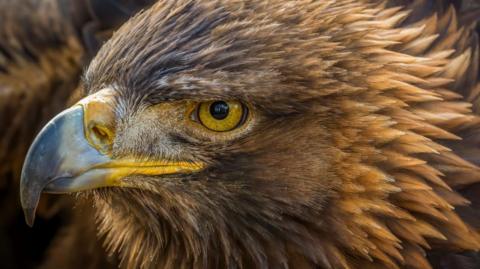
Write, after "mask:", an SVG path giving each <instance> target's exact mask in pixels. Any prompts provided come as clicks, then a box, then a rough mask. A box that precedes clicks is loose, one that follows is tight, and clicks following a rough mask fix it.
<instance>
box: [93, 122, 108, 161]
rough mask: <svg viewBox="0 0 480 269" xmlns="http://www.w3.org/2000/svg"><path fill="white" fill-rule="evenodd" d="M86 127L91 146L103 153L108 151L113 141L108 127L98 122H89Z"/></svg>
mask: <svg viewBox="0 0 480 269" xmlns="http://www.w3.org/2000/svg"><path fill="white" fill-rule="evenodd" d="M88 129H89V134H88V137H89V140H90V142H91V144H92V146H94V147H95V148H97V149H98V150H99V151H100V152H102V153H104V154H106V153H108V152H109V151H110V150H111V146H112V143H113V133H112V131H110V129H109V128H108V127H106V126H103V125H101V124H98V123H94V124H91V125H90V126H89V128H88Z"/></svg>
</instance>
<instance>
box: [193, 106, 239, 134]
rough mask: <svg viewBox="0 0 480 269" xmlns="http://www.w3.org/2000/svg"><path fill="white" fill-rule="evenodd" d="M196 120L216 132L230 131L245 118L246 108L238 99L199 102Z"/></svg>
mask: <svg viewBox="0 0 480 269" xmlns="http://www.w3.org/2000/svg"><path fill="white" fill-rule="evenodd" d="M197 113H198V120H199V121H200V123H201V124H203V126H205V127H207V128H208V129H210V130H212V131H216V132H226V131H231V130H233V129H235V128H236V127H238V126H239V125H240V124H241V123H242V121H243V120H244V119H245V116H246V115H245V114H246V109H245V108H244V106H243V105H242V103H240V102H238V101H210V102H204V103H200V105H199V107H198V112H197Z"/></svg>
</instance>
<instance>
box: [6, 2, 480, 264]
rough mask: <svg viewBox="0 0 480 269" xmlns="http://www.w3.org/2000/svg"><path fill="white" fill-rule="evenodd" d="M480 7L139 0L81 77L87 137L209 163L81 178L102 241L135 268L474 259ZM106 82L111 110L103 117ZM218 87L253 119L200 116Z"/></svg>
mask: <svg viewBox="0 0 480 269" xmlns="http://www.w3.org/2000/svg"><path fill="white" fill-rule="evenodd" d="M477 7H478V3H476V2H475V1H427V0H417V1H353V0H337V1H300V2H296V1H287V0H285V1H248V0H246V1H236V0H220V1H200V0H197V1H189V0H181V1H171V2H169V1H159V2H158V3H156V4H154V5H153V6H152V7H151V8H149V9H147V10H145V11H143V12H140V13H139V14H137V15H136V16H135V17H133V18H131V19H130V20H128V21H127V22H126V23H125V24H124V25H123V26H122V27H121V28H120V29H118V31H116V32H115V33H114V34H113V36H112V38H111V39H109V40H108V41H107V42H106V43H105V44H104V45H103V46H102V47H101V48H100V50H99V51H98V53H97V55H96V56H95V57H94V58H93V60H92V62H91V63H90V64H89V67H88V68H87V69H86V71H85V73H84V75H83V80H82V87H81V88H82V89H83V96H84V97H86V99H82V100H86V101H84V102H86V103H81V104H83V111H84V112H83V113H84V115H85V116H82V117H84V121H83V122H84V123H83V124H85V127H84V128H85V130H86V131H85V134H81V135H82V136H86V137H87V138H86V139H90V140H89V141H88V143H90V145H92V146H95V145H97V146H98V144H99V143H100V144H102V143H107V142H102V141H100V142H98V141H93V142H92V140H91V137H90V136H89V135H90V133H89V130H90V129H88V128H90V127H89V126H90V125H88V124H87V123H90V120H92V121H95V120H97V122H101V123H102V124H105V123H108V124H110V125H105V126H106V127H105V128H106V130H107V131H109V132H110V131H111V134H109V133H108V132H107V135H105V136H106V137H107V138H109V139H110V138H111V141H110V140H109V142H108V143H109V144H108V149H107V151H106V152H107V153H106V154H105V155H108V158H110V159H113V160H131V159H133V163H148V162H153V161H158V159H162V160H168V161H184V162H187V163H202V164H203V166H202V167H201V169H200V170H195V169H194V170H192V171H191V172H188V173H187V172H186V171H183V172H182V171H180V172H178V173H173V174H168V175H152V174H151V171H150V170H148V173H150V174H148V173H147V172H139V171H140V170H139V171H137V172H136V173H131V174H128V175H127V176H125V177H121V178H118V179H117V178H115V179H116V180H118V181H109V182H108V184H107V185H102V187H104V186H109V187H107V188H97V187H98V186H94V187H89V190H85V191H82V192H80V193H79V194H78V195H77V198H79V199H80V200H81V203H82V204H84V205H88V206H93V207H94V208H93V211H94V212H95V216H96V223H97V229H98V230H97V231H98V234H99V237H100V238H101V239H99V240H102V241H103V242H104V246H105V248H106V250H107V251H108V252H109V253H110V256H111V257H115V258H117V259H118V263H119V265H120V266H121V267H125V268H332V269H336V268H413V269H424V268H445V269H450V268H467V269H469V268H476V267H477V266H478V264H480V258H479V254H478V253H479V251H480V234H479V229H480V222H479V220H478V217H479V216H480V214H479V209H480V205H479V204H478V203H479V202H480V200H479V199H478V195H479V194H480V192H479V189H478V183H479V181H480V174H479V173H480V170H479V167H478V165H479V164H480V163H479V159H478V157H477V153H478V152H479V149H478V143H477V137H478V129H479V126H480V118H479V116H478V109H479V108H478V104H479V92H480V91H479V87H480V86H479V85H480V84H479V77H478V76H479V70H478V64H479V42H478V32H477V29H476V16H475V14H479V13H480V12H479V11H478V10H477V9H476V8H477ZM55 70H56V69H55ZM62 70H63V69H62ZM77 75H78V74H75V75H74V74H72V75H69V76H68V78H70V79H74V80H75V79H78V76H77ZM12 76H13V75H12V74H10V73H9V74H7V77H8V78H10V77H12ZM62 81H64V79H62ZM0 85H1V84H0ZM16 90H17V89H16ZM18 91H21V89H19V90H18ZM65 96H67V95H65ZM97 96H99V97H97ZM104 96H109V97H108V98H109V99H107V98H104ZM111 96H113V98H111ZM89 97H90V98H91V99H89ZM95 98H97V99H98V98H104V99H101V100H103V101H102V102H104V103H108V108H102V109H106V110H105V111H108V112H106V113H103V112H102V114H101V115H107V114H108V113H111V115H110V118H108V116H105V117H106V119H105V118H102V117H100V116H99V118H98V119H97V118H89V117H90V116H89V115H90V114H88V113H93V112H90V111H91V110H88V109H87V108H88V107H87V105H85V104H90V103H88V102H91V100H94V101H95V100H96V99H95ZM215 100H238V101H240V102H242V103H244V104H245V106H246V107H247V108H248V115H247V116H246V117H247V120H246V121H245V122H244V123H242V124H239V126H237V129H233V130H232V131H230V132H223V133H220V132H211V131H208V130H206V129H205V128H203V129H202V128H201V127H200V125H199V124H198V123H194V122H191V121H194V120H195V115H194V116H193V119H192V117H190V115H189V114H188V113H187V114H186V112H185V111H190V110H189V107H190V106H189V104H190V103H196V102H199V103H202V102H205V101H215ZM94 101H92V102H94ZM94 104H95V103H94ZM97 105H98V104H97ZM3 106H5V105H3ZM0 108H1V109H3V107H0ZM72 109H73V108H72ZM69 111H74V110H68V111H67V112H65V113H70V112H69ZM102 111H103V110H102ZM82 115H83V114H82ZM91 115H97V114H91ZM92 117H94V116H92ZM60 118H61V116H60ZM53 122H56V121H53ZM0 126H2V125H0ZM59 126H60V123H59ZM58 128H59V129H61V128H63V127H58ZM46 130H50V129H48V126H47V127H46ZM45 132H47V131H45ZM2 136H3V135H2ZM39 137H40V138H43V136H42V135H40V136H39ZM36 145H37V144H34V145H33V146H32V148H34V149H35V148H36ZM102 145H103V144H102ZM23 152H24V151H23ZM23 152H22V153H23ZM72 154H73V153H72ZM21 156H23V155H21ZM57 157H58V156H56V155H54V156H52V159H55V158H57ZM29 158H33V159H34V158H36V157H35V156H32V157H30V156H29V157H27V161H26V163H27V164H26V167H27V170H24V171H27V172H28V171H30V170H28V169H29V167H30V166H29V164H30V162H29V160H30V159H29ZM58 158H60V157H58ZM62 158H63V157H62ZM67 158H68V157H67ZM62 160H63V159H62ZM129 165H132V164H131V163H129ZM110 168H111V167H110ZM24 169H25V168H24ZM142 171H143V170H142ZM31 180H35V179H28V178H24V179H22V186H23V187H24V188H27V190H28V188H29V186H30V185H28V184H30V183H29V182H31ZM38 180H41V179H38ZM72 180H73V181H75V180H76V179H75V178H73V179H72ZM39 182H40V181H39ZM102 182H103V181H102ZM48 186H50V185H48ZM48 186H47V187H46V188H48ZM42 188H43V187H42ZM50 188H52V187H50ZM69 190H70V189H69ZM77 190H78V189H75V191H77ZM82 190H83V189H82ZM71 191H73V188H72V189H71ZM25 193H26V192H22V195H23V196H22V199H23V200H22V202H24V201H30V200H29V199H30V198H29V196H32V195H31V194H28V195H26V194H25ZM25 197H26V198H25ZM26 203H27V202H24V207H25V208H26V209H31V208H30V207H29V206H31V204H28V203H27V204H26ZM28 212H31V211H28V210H27V215H28ZM27 218H28V216H27ZM75 224H77V226H75ZM80 225H82V226H81V227H85V226H84V225H85V222H82V221H78V219H77V222H74V226H73V227H80ZM91 225H92V227H93V223H92V224H91ZM87 228H91V227H89V226H88V225H87ZM92 240H93V239H92ZM69 247H71V248H72V250H71V252H74V251H75V248H76V247H77V246H75V244H70V245H69ZM65 249H66V248H65ZM57 252H59V250H54V251H53V252H50V253H51V255H53V256H55V254H56V253H57ZM111 262H112V263H115V262H116V261H115V259H114V260H113V261H111ZM51 266H52V267H54V265H51Z"/></svg>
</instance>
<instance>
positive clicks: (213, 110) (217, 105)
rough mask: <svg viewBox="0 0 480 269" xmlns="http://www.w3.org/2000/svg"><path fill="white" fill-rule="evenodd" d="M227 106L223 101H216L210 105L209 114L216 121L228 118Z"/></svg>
mask: <svg viewBox="0 0 480 269" xmlns="http://www.w3.org/2000/svg"><path fill="white" fill-rule="evenodd" d="M228 110H229V108H228V104H227V103H225V102H224V101H216V102H213V103H212V104H211V105H210V114H211V115H212V117H214V118H215V119H217V120H223V119H225V118H226V117H227V116H228Z"/></svg>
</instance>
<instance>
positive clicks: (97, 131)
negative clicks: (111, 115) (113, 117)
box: [92, 126, 109, 140]
mask: <svg viewBox="0 0 480 269" xmlns="http://www.w3.org/2000/svg"><path fill="white" fill-rule="evenodd" d="M92 133H93V134H94V135H96V136H97V138H98V139H100V140H107V139H108V138H109V135H108V133H107V132H106V131H105V130H104V127H103V126H93V128H92Z"/></svg>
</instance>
